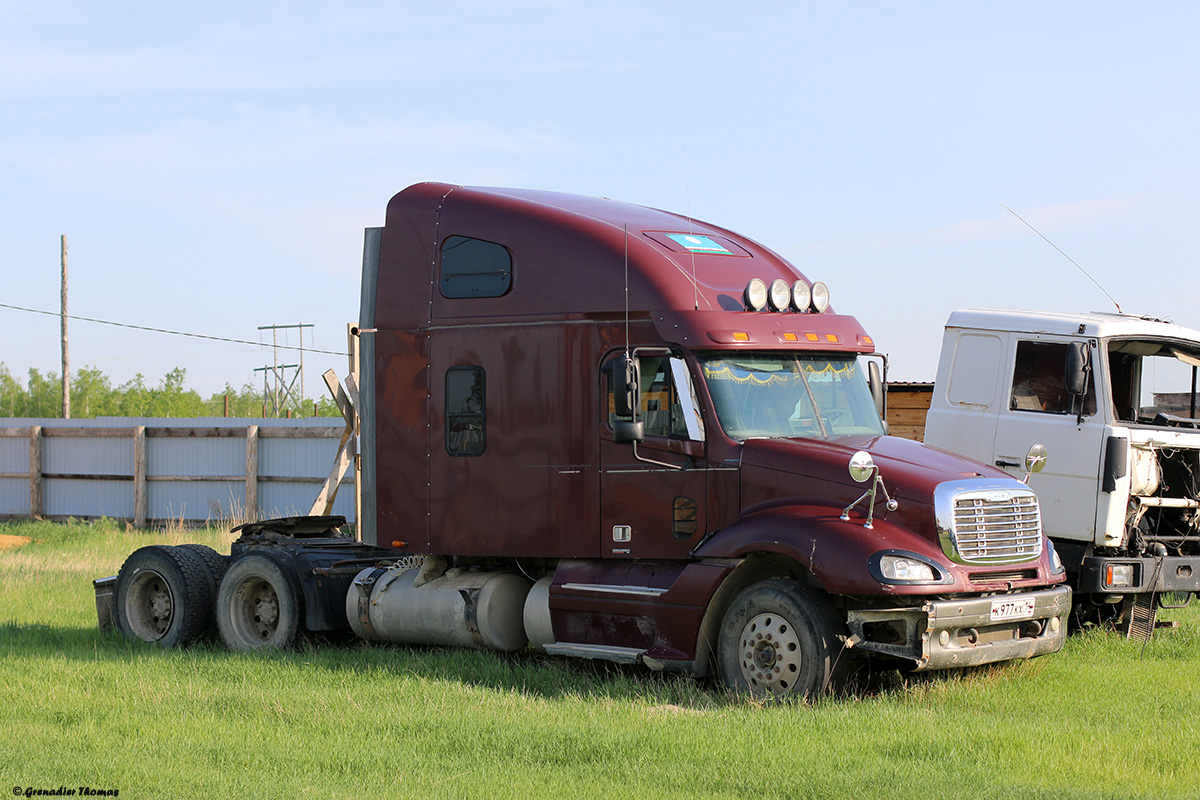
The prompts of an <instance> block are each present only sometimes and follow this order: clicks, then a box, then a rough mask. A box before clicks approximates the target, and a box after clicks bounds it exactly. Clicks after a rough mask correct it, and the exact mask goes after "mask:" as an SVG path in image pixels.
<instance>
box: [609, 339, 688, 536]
mask: <svg viewBox="0 0 1200 800" xmlns="http://www.w3.org/2000/svg"><path fill="white" fill-rule="evenodd" d="M640 361H641V370H640V378H639V390H640V391H639V402H640V406H639V415H638V418H639V419H640V420H641V421H642V422H643V423H644V425H645V439H644V440H643V441H642V442H641V443H640V444H637V445H636V446H635V445H632V444H626V443H617V442H614V441H613V430H612V422H613V421H614V420H616V419H618V418H617V416H616V405H615V403H614V401H613V390H612V382H611V376H610V366H609V365H610V363H611V359H610V360H608V361H606V362H605V364H604V365H603V366H602V367H601V371H600V385H601V387H602V397H601V411H602V413H603V414H604V419H602V420H600V423H601V424H600V530H599V536H600V554H601V556H604V557H616V558H654V559H671V558H683V557H685V556H687V554H688V553H689V552H691V550H692V548H694V547H695V546H696V544H697V543H699V541H700V540H701V539H702V538H703V536H704V534H705V532H706V524H707V518H708V514H707V511H708V509H707V503H706V498H707V492H708V485H707V484H708V470H707V468H706V461H705V436H704V422H703V416H702V414H701V412H700V408H699V404H698V402H697V400H696V393H695V390H694V387H693V383H692V378H691V374H690V371H689V369H688V365H687V363H686V362H685V361H684V360H683V359H682V358H680V357H677V356H668V355H653V356H642V357H641V359H640Z"/></svg>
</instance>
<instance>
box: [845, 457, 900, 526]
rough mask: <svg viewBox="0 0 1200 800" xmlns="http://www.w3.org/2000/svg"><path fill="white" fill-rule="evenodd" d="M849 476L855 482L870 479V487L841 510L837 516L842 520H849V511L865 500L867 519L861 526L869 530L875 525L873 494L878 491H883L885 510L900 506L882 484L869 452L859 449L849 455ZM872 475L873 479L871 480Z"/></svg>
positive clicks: (863, 481)
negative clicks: (839, 515)
mask: <svg viewBox="0 0 1200 800" xmlns="http://www.w3.org/2000/svg"><path fill="white" fill-rule="evenodd" d="M849 470H850V478H851V479H852V480H853V481H854V482H855V483H866V482H867V481H871V488H870V489H867V491H866V492H864V493H863V495H862V497H860V498H858V499H857V500H855V501H854V502H853V503H851V504H850V505H848V506H846V508H845V509H844V510H843V511H842V516H841V517H840V518H839V519H841V520H842V521H843V522H849V521H850V512H851V511H853V510H854V507H855V506H856V505H858V504H859V503H861V502H862V501H863V500H866V501H867V519H866V521H865V522H864V523H863V527H864V528H866V529H868V530H871V529H873V528H874V527H875V495H876V493H877V492H878V491H880V490H882V491H883V496H884V499H886V500H887V510H888V511H895V510H896V509H897V508H899V507H900V504H899V503H897V502H896V501H895V500H893V499H892V498H891V496H890V495H889V494H888V490H887V487H886V486H884V485H883V476H882V475H880V474H879V467H877V466H876V465H875V459H873V458H871V454H870V453H868V452H867V451H866V450H859V451H858V452H857V453H855V454H854V455H852V456H850V464H849ZM872 477H873V478H874V480H871V479H872Z"/></svg>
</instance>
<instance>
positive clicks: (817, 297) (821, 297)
mask: <svg viewBox="0 0 1200 800" xmlns="http://www.w3.org/2000/svg"><path fill="white" fill-rule="evenodd" d="M812 305H813V308H814V309H816V311H817V313H818V314H821V313H824V312H825V309H827V308H829V287H828V286H826V285H825V284H824V283H822V282H821V281H817V282H816V283H814V284H813V285H812Z"/></svg>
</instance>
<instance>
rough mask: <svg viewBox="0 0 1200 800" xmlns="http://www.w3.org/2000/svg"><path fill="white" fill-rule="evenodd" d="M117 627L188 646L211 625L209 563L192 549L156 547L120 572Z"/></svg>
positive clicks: (138, 636) (133, 558) (135, 636)
mask: <svg viewBox="0 0 1200 800" xmlns="http://www.w3.org/2000/svg"><path fill="white" fill-rule="evenodd" d="M115 612H116V614H115V616H116V623H117V629H118V630H119V631H121V633H123V634H124V635H125V636H126V637H127V638H129V639H140V640H142V641H145V642H155V643H157V644H159V645H161V646H163V647H185V646H187V645H189V644H191V643H192V642H193V641H195V640H196V639H198V638H199V637H200V636H201V635H203V634H204V632H205V631H206V630H208V629H209V628H210V626H211V620H212V591H211V590H210V588H209V582H208V579H207V575H206V568H205V566H204V564H203V563H202V562H201V561H200V560H199V559H198V558H197V556H196V555H195V554H193V553H191V552H188V551H187V550H181V549H180V548H177V547H168V546H166V545H151V546H149V547H143V548H141V549H139V550H136V551H134V553H133V554H132V555H130V556H129V558H127V559H125V563H124V564H123V565H121V571H120V572H119V573H118V574H117V587H116V602H115Z"/></svg>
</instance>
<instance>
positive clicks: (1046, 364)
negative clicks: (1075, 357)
mask: <svg viewBox="0 0 1200 800" xmlns="http://www.w3.org/2000/svg"><path fill="white" fill-rule="evenodd" d="M1067 349H1068V345H1067V344H1066V343H1065V342H1018V343H1017V361H1016V366H1015V367H1014V369H1013V380H1012V396H1011V398H1010V399H1009V406H1008V407H1009V408H1010V409H1012V410H1013V411H1035V412H1041V413H1044V414H1073V413H1076V412H1077V410H1078V409H1077V408H1075V407H1074V404H1075V402H1077V401H1076V400H1075V398H1074V397H1073V396H1072V395H1071V394H1070V393H1069V392H1068V391H1067V384H1066V374H1067ZM1083 413H1084V414H1085V415H1091V414H1094V413H1096V388H1095V380H1093V379H1089V380H1088V388H1087V395H1086V397H1085V399H1084V404H1083Z"/></svg>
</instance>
